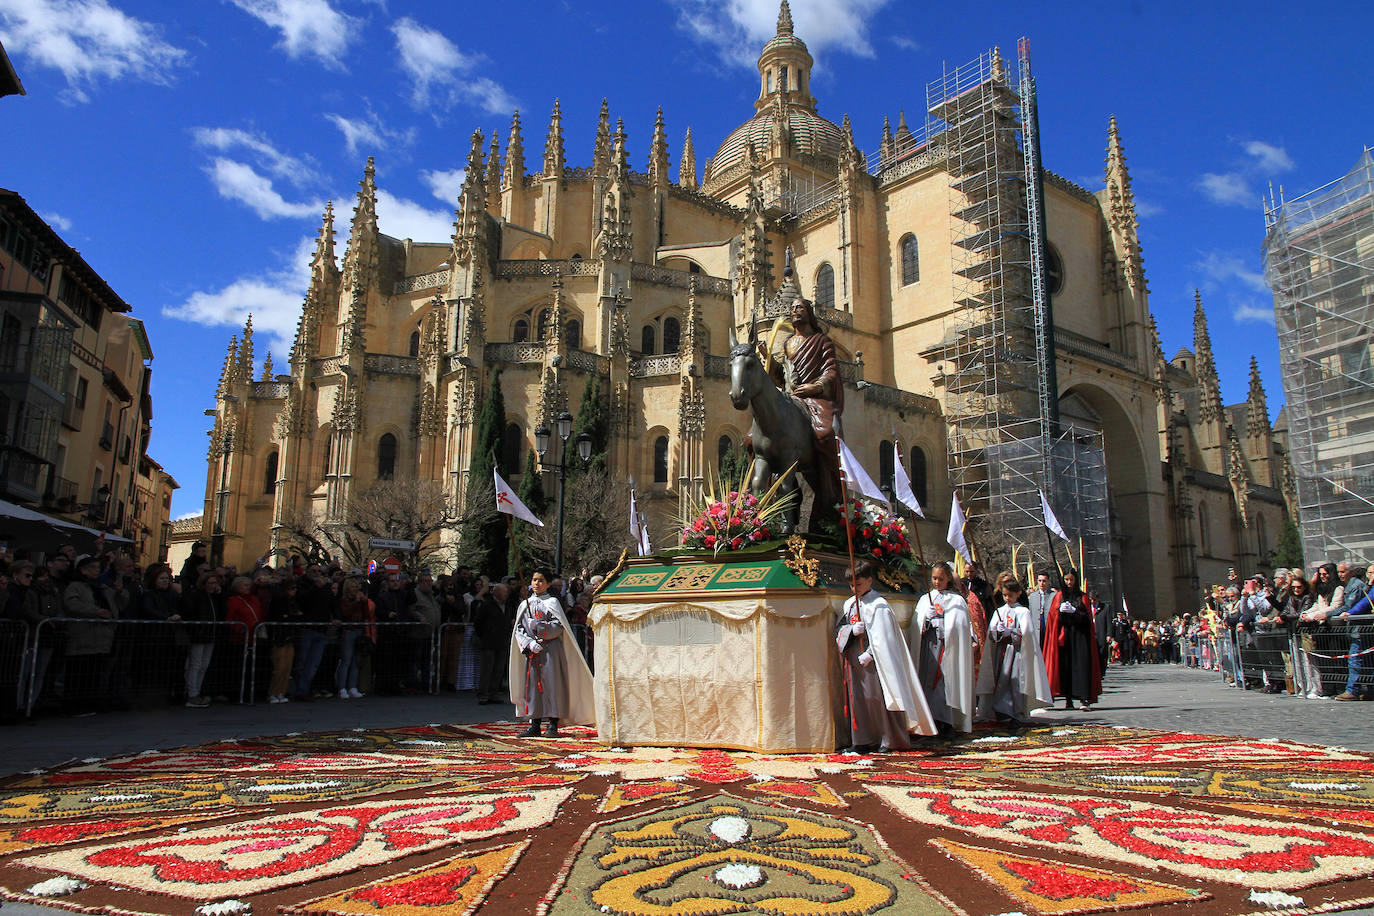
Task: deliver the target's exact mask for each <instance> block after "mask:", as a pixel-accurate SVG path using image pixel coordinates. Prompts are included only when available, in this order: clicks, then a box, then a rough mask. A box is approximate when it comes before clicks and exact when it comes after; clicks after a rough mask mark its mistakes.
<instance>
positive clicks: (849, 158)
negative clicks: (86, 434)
mask: <svg viewBox="0 0 1374 916" xmlns="http://www.w3.org/2000/svg"><path fill="white" fill-rule="evenodd" d="M994 53H995V52H994ZM995 64H997V66H994V68H993V71H992V74H991V77H990V78H991V79H1006V77H1005V75H1004V73H1002V71H1001V69H1000V62H997V61H995ZM811 67H812V58H811V55H810V54H809V53H808V51H807V48H806V45H805V44H804V43H803V42H802V40H801V39H800V38H798V37H797V36H796V35H795V34H794V33H793V29H792V21H791V16H790V14H789V12H788V10H787V4H786V2H784V3H783V4H782V11H781V14H780V16H779V21H778V29H777V34H776V36H775V37H774V38H773V39H771V40H770V41H769V42H768V43H767V44H766V45H765V46H764V48H763V50H762V53H761V54H760V57H759V96H758V100H757V102H756V103H755V111H754V112H753V113H752V115H751V116H750V117H749V118H748V120H746V121H745V122H744V123H743V124H741V126H740V127H738V128H737V129H736V130H734V131H733V132H732V133H731V134H730V135H729V136H727V137H726V138H725V139H724V140H723V141H722V142H721V143H720V144H719V146H718V147H717V149H716V152H715V154H714V155H713V156H711V157H710V158H708V159H706V160H705V161H704V163H703V166H704V167H703V168H702V169H701V170H700V173H699V170H698V166H697V158H696V151H695V149H694V145H693V137H692V134H691V131H690V130H688V131H687V132H686V142H685V144H684V145H683V146H682V148H681V154H680V155H679V156H678V157H677V159H678V161H677V165H676V169H674V168H673V167H672V165H671V163H670V154H669V142H668V132H667V128H666V126H665V120H664V117H663V113H662V111H660V112H659V114H658V117H657V118H656V119H655V121H654V124H653V127H652V132H651V134H650V136H649V140H648V143H647V151H648V169H647V170H646V171H643V172H640V171H637V170H632V169H631V167H630V159H631V142H630V140H629V135H628V133H627V130H626V128H625V126H624V125H623V123H620V122H613V121H612V119H611V117H610V114H609V112H608V111H607V108H606V105H605V104H604V103H603V105H602V109H601V114H600V118H599V120H598V122H597V123H596V125H595V146H594V156H593V160H592V162H591V163H590V164H589V165H580V166H574V165H571V164H569V163H567V162H566V161H565V159H564V140H563V137H564V130H565V125H564V123H563V118H562V114H561V111H560V108H559V105H558V103H557V102H555V103H554V106H553V113H552V116H551V118H550V119H549V122H548V125H547V129H546V130H545V131H544V142H543V148H542V153H540V152H535V151H534V150H531V151H530V153H529V154H527V151H526V146H525V143H526V137H525V126H524V124H522V122H521V119H520V116H519V114H516V115H515V116H514V117H513V118H512V121H511V125H510V130H509V133H508V134H507V135H506V136H505V137H504V138H498V137H491V138H489V140H488V139H487V138H484V137H483V136H482V135H481V134H480V133H474V134H473V135H472V139H471V150H470V152H469V153H468V157H467V163H466V166H467V171H466V178H465V180H464V183H463V187H462V191H461V193H460V195H459V199H458V201H457V211H456V219H455V222H454V227H453V236H452V238H451V239H439V240H424V241H419V240H411V239H404V240H400V239H394V238H390V237H388V236H385V235H382V234H381V233H380V232H379V231H378V228H377V213H376V205H377V202H376V188H377V175H376V171H375V167H374V163H373V161H372V160H371V159H369V160H368V163H367V167H366V170H365V172H364V176H363V180H362V182H361V186H360V188H359V191H358V194H357V200H356V203H355V205H354V208H353V213H352V217H351V220H350V221H349V223H348V226H347V242H346V246H345V248H344V252H343V257H342V260H341V261H340V260H339V258H338V255H337V251H336V247H335V216H334V212H333V210H332V207H331V208H330V209H327V210H326V212H325V214H324V219H323V224H322V226H321V228H320V232H319V237H318V242H317V244H316V247H315V252H314V258H313V260H312V263H311V275H310V283H309V288H308V291H307V293H306V295H305V300H304V304H303V307H302V310H301V316H300V321H299V325H298V329H297V333H296V337H295V341H294V343H293V345H292V348H291V353H290V358H289V366H288V367H283V368H286V369H287V371H284V372H282V373H280V374H277V373H276V369H275V367H274V366H273V365H272V364H271V358H270V356H269V357H268V360H267V361H266V365H264V367H263V369H262V372H261V374H260V376H259V377H258V378H255V377H254V376H255V375H257V373H255V371H254V369H255V365H256V364H255V354H254V349H253V338H252V329H251V322H250V325H249V326H248V327H245V329H244V331H243V334H242V337H241V338H239V337H236V338H235V340H234V341H233V342H231V343H230V345H229V350H228V354H227V356H226V359H225V364H224V369H223V372H222V375H221V378H220V382H219V387H218V391H217V392H216V401H215V410H214V428H213V429H212V430H211V432H210V448H209V467H208V472H207V481H206V502H205V514H204V517H203V534H204V536H205V537H207V538H209V537H210V536H211V535H212V534H215V533H218V534H219V536H220V538H221V542H222V544H223V549H224V555H225V558H226V560H227V561H229V562H235V563H238V564H239V565H240V566H243V565H244V564H246V563H251V562H252V559H253V558H254V557H257V556H259V555H261V554H262V553H264V552H265V551H266V550H268V549H269V548H272V547H274V546H276V544H275V541H276V538H277V537H278V532H277V529H276V526H278V525H279V524H280V522H281V520H282V519H283V518H284V517H285V516H286V514H288V513H291V512H299V511H309V512H311V513H313V514H314V515H316V516H318V517H320V518H324V519H331V518H337V517H339V516H340V513H341V512H342V511H343V507H344V506H345V504H346V503H347V500H348V499H349V496H350V493H353V492H357V491H360V490H361V489H364V488H366V487H368V486H369V485H370V484H371V483H372V482H373V481H374V480H376V479H377V478H378V477H379V476H386V475H391V474H394V475H397V476H418V477H423V478H431V479H435V480H442V481H445V482H446V483H447V484H449V485H450V486H452V487H453V488H454V491H455V492H456V493H459V494H461V493H462V492H463V491H464V489H465V485H466V472H467V468H468V466H469V462H470V458H471V446H472V438H473V434H474V425H475V421H476V418H477V415H478V413H479V410H480V399H481V398H482V396H483V393H484V391H485V389H486V387H487V384H488V379H489V376H490V374H491V373H492V372H493V371H495V370H498V369H499V370H501V372H502V376H501V378H502V389H503V394H504V398H505V403H506V411H507V419H508V423H509V427H508V429H507V435H506V441H505V447H504V449H503V452H504V457H503V462H502V463H503V470H504V471H505V472H506V473H507V476H508V477H512V476H514V475H516V474H518V472H519V470H520V466H519V462H520V461H521V460H522V459H523V456H524V455H525V453H526V450H527V449H529V448H532V447H533V441H534V440H533V431H534V429H535V427H537V426H539V425H540V424H541V423H544V424H547V425H549V426H552V425H553V424H552V420H553V418H554V417H555V416H557V415H558V414H559V413H560V412H561V411H563V410H565V409H574V410H575V409H576V406H577V403H578V399H579V398H580V396H581V393H582V390H583V388H584V386H585V385H586V383H587V379H588V377H589V376H591V375H593V374H595V375H599V376H601V378H602V379H603V380H604V382H605V386H606V388H607V389H608V390H609V391H610V397H611V409H612V414H613V421H612V426H613V437H612V440H613V441H612V448H611V455H610V461H611V465H612V467H613V469H615V470H618V471H622V472H626V473H628V474H632V475H633V476H634V478H635V480H636V481H637V482H638V484H639V490H640V496H641V502H642V503H644V504H645V506H646V508H647V510H648V514H649V520H650V525H651V530H652V532H653V536H654V540H655V543H662V542H665V541H667V540H669V539H671V537H672V531H671V529H672V524H671V522H672V519H673V518H675V517H676V514H677V511H678V508H679V504H680V501H681V500H682V499H683V498H684V497H685V495H686V494H688V493H689V492H691V491H692V489H693V488H695V487H697V486H699V485H700V483H701V481H702V479H703V477H704V476H705V475H707V474H708V473H711V472H712V470H713V468H714V466H715V464H716V461H717V458H718V455H719V454H720V453H721V451H722V450H723V449H724V448H727V447H731V446H734V445H736V444H738V443H740V441H741V440H742V438H743V436H744V434H745V433H746V432H747V431H748V423H747V416H746V415H745V414H744V413H741V412H740V411H737V410H735V409H734V407H733V406H732V405H731V404H730V401H729V398H728V396H727V390H728V387H729V379H728V377H727V359H726V354H727V353H728V350H729V346H728V343H727V340H728V337H729V328H730V327H731V325H733V326H734V327H735V328H736V330H737V332H738V333H739V334H740V336H741V337H744V336H745V335H747V334H748V333H749V331H750V329H751V327H752V328H755V329H759V328H762V329H764V330H765V331H766V329H767V328H769V327H771V325H772V322H773V316H775V315H776V314H778V312H779V309H780V308H782V307H783V305H784V304H785V303H786V301H788V300H790V297H791V296H792V295H794V294H795V292H794V290H795V289H796V288H800V290H801V291H802V292H804V293H805V294H806V295H807V296H808V297H810V298H812V299H814V300H815V302H816V304H817V312H818V315H819V317H820V318H821V319H822V321H823V323H824V325H825V328H826V330H827V332H828V333H829V334H830V335H831V336H832V337H833V338H834V340H835V342H836V345H837V351H838V353H839V356H840V358H841V360H842V363H843V364H842V375H843V377H844V382H845V387H846V393H845V408H844V426H845V432H846V438H847V440H848V442H849V444H850V446H851V448H852V449H853V450H854V451H855V453H856V454H857V456H858V458H859V460H860V461H861V462H862V463H863V464H864V465H865V466H867V467H868V468H869V469H870V472H873V473H875V474H876V475H880V476H883V477H888V476H890V474H891V468H892V463H893V461H894V453H895V452H896V450H897V449H899V450H900V458H901V461H902V463H903V464H904V466H905V467H906V468H907V469H908V471H909V472H910V473H911V476H912V477H913V480H914V481H915V485H916V489H917V490H918V494H917V495H918V496H920V497H922V498H923V500H924V502H925V505H926V517H927V519H928V520H927V521H926V522H922V523H919V524H920V534H921V538H922V540H923V542H924V543H925V545H926V546H927V548H928V549H929V548H930V547H932V546H933V545H940V544H943V541H944V531H945V527H946V524H947V516H948V512H949V506H950V486H949V483H948V473H947V468H948V463H947V462H948V459H947V432H948V424H947V420H946V416H945V403H946V396H945V383H946V378H945V373H944V370H945V367H944V366H943V365H942V362H943V357H942V355H941V354H942V353H943V352H945V348H946V347H947V335H948V333H949V324H950V318H951V315H952V313H953V311H954V310H955V309H956V308H957V305H956V303H955V302H954V295H953V292H952V291H953V286H954V284H953V271H954V268H953V267H952V264H953V260H952V252H951V238H952V233H951V220H952V219H953V217H952V216H951V213H952V207H951V195H950V187H951V182H950V176H949V174H948V173H947V169H946V167H945V162H946V160H945V156H944V154H943V151H942V150H941V149H940V148H939V147H938V145H936V144H934V143H922V142H919V141H918V139H917V138H916V137H914V136H913V134H912V132H911V131H910V130H908V129H907V127H906V124H905V120H904V119H899V123H898V127H897V129H896V131H893V130H892V129H891V128H890V127H889V126H888V125H887V124H884V128H883V137H882V142H881V148H880V153H879V155H878V156H877V157H876V160H874V161H872V162H870V161H869V160H866V159H865V157H864V155H863V154H861V153H860V151H859V149H858V147H857V145H856V143H855V140H854V135H853V132H852V129H851V126H850V124H849V119H848V118H847V117H845V118H844V119H843V120H842V122H841V123H839V124H837V123H835V122H834V121H831V120H828V119H827V118H825V117H823V116H822V115H821V114H820V113H819V111H818V105H817V101H816V99H815V98H814V97H813V96H812V94H811ZM589 127H590V125H589ZM503 140H504V143H503V142H502V141H503ZM674 172H675V173H676V174H674ZM1045 197H1046V203H1045V206H1046V213H1047V223H1048V236H1049V242H1050V260H1051V268H1052V275H1051V281H1052V286H1053V293H1054V298H1053V301H1054V314H1055V324H1056V341H1057V345H1056V349H1057V359H1058V373H1059V387H1060V396H1061V408H1062V412H1063V414H1064V416H1065V417H1066V418H1069V419H1071V420H1072V421H1073V422H1075V423H1081V424H1087V425H1091V426H1093V427H1095V428H1097V429H1099V430H1101V432H1102V434H1103V440H1104V442H1105V448H1106V459H1107V466H1108V472H1109V478H1110V490H1111V494H1110V498H1111V506H1112V512H1113V526H1112V530H1113V534H1112V540H1113V544H1112V558H1113V569H1114V572H1115V573H1116V579H1117V582H1118V590H1117V591H1116V592H1115V593H1114V594H1120V593H1121V592H1122V591H1124V593H1125V594H1126V595H1127V596H1128V598H1129V601H1130V605H1131V608H1132V611H1133V612H1134V613H1136V614H1139V615H1147V616H1148V615H1161V616H1162V615H1166V614H1172V613H1175V612H1177V611H1182V610H1194V609H1196V606H1197V600H1196V595H1197V590H1198V588H1199V586H1200V585H1201V584H1205V583H1207V582H1209V581H1218V580H1219V579H1220V578H1221V577H1223V576H1224V574H1225V570H1226V567H1228V566H1236V567H1239V568H1243V569H1255V568H1259V567H1260V566H1261V565H1262V564H1263V563H1264V562H1265V560H1266V555H1267V553H1268V552H1269V551H1271V550H1272V548H1273V546H1274V543H1275V540H1276V538H1277V536H1278V532H1279V528H1280V525H1281V524H1282V521H1283V519H1284V517H1285V513H1286V511H1287V510H1286V506H1285V501H1286V500H1288V499H1291V497H1290V496H1289V495H1288V494H1289V493H1290V490H1291V487H1290V485H1289V483H1288V479H1289V478H1288V476H1287V475H1286V471H1285V468H1286V466H1287V465H1286V459H1285V457H1284V455H1283V454H1282V449H1281V448H1280V446H1279V445H1277V444H1276V443H1275V439H1274V434H1273V431H1272V430H1271V428H1270V424H1269V422H1268V416H1267V412H1266V407H1265V404H1264V391H1263V388H1262V387H1261V385H1260V383H1259V379H1258V376H1257V375H1255V374H1252V379H1251V389H1250V397H1249V400H1248V402H1247V403H1245V404H1241V405H1235V406H1229V407H1228V406H1225V405H1223V404H1222V403H1221V398H1220V393H1219V392H1220V389H1219V383H1218V379H1217V375H1216V368H1215V365H1214V363H1213V360H1212V352H1211V344H1210V341H1209V338H1208V331H1207V326H1206V319H1205V314H1204V312H1203V310H1202V305H1201V302H1200V301H1199V302H1198V303H1197V307H1196V314H1197V319H1196V326H1195V334H1194V337H1195V342H1194V343H1195V345H1194V348H1193V349H1192V350H1183V351H1181V352H1180V353H1179V354H1178V355H1177V356H1175V357H1174V358H1173V359H1172V360H1166V359H1165V358H1164V355H1163V353H1162V352H1161V350H1160V344H1159V338H1158V335H1157V333H1156V331H1155V327H1154V321H1153V318H1152V316H1151V314H1150V310H1149V304H1148V291H1147V289H1146V282H1145V274H1144V265H1143V261H1142V257H1141V251H1140V245H1139V241H1138V239H1137V236H1136V225H1137V223H1136V215H1135V209H1134V202H1133V198H1132V194H1131V183H1130V176H1129V173H1128V171H1127V167H1126V157H1125V155H1124V153H1123V151H1122V144H1121V138H1120V136H1119V134H1118V131H1117V127H1116V123H1115V121H1114V120H1113V121H1112V122H1111V124H1110V126H1109V129H1108V136H1107V158H1106V171H1105V181H1104V187H1103V188H1102V189H1100V190H1098V191H1096V192H1090V191H1088V190H1085V189H1084V188H1081V187H1079V186H1077V185H1075V184H1073V183H1071V182H1069V181H1067V180H1065V179H1063V178H1060V177H1058V176H1056V175H1053V174H1052V173H1047V175H1046V188H1045ZM788 249H790V250H791V253H792V257H793V258H794V260H793V267H794V277H793V278H789V279H784V276H783V266H784V260H785V256H786V255H785V252H786V251H787V250H788ZM784 286H786V287H787V288H782V287H784ZM894 437H895V438H894ZM512 456H514V463H512Z"/></svg>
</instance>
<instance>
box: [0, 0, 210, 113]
mask: <svg viewBox="0 0 1374 916" xmlns="http://www.w3.org/2000/svg"><path fill="white" fill-rule="evenodd" d="M161 31H162V30H161V28H160V27H159V26H156V25H153V24H152V23H148V22H144V21H143V20H141V19H135V18H134V17H132V16H129V15H127V14H125V13H123V12H121V11H120V10H117V9H115V8H114V7H112V6H110V4H109V3H108V2H107V0H0V41H3V42H4V44H5V46H6V47H7V48H8V49H9V52H10V53H11V54H18V55H22V56H23V57H24V58H25V59H26V60H27V61H29V62H30V63H32V64H35V65H37V66H41V67H51V68H53V69H54V70H58V71H60V72H61V73H62V75H63V77H65V78H66V80H67V92H66V96H67V98H68V99H69V100H70V101H75V102H85V101H88V100H89V99H90V96H89V94H88V91H89V90H90V89H92V88H93V87H94V86H95V84H96V83H98V82H100V81H102V80H111V81H113V80H119V79H139V80H145V81H147V82H150V83H157V84H161V85H167V84H169V83H170V82H171V75H172V73H173V72H174V71H175V70H176V69H177V68H178V67H180V66H182V65H184V64H185V63H186V62H187V60H188V57H187V54H186V52H185V51H183V50H182V49H181V48H178V47H175V46H173V45H171V44H169V43H167V42H166V41H163V39H162V37H161Z"/></svg>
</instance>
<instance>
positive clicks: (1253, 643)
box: [1235, 624, 1293, 690]
mask: <svg viewBox="0 0 1374 916" xmlns="http://www.w3.org/2000/svg"><path fill="white" fill-rule="evenodd" d="M1235 639H1236V656H1237V659H1238V662H1239V668H1240V675H1241V676H1240V678H1238V681H1239V683H1238V684H1237V686H1242V687H1244V688H1245V689H1246V690H1262V689H1266V688H1271V689H1272V688H1283V687H1284V686H1285V683H1286V682H1287V681H1289V680H1291V679H1292V677H1293V638H1292V636H1291V635H1290V634H1289V632H1288V627H1286V626H1284V625H1283V624H1276V625H1275V626H1272V627H1259V628H1257V629H1256V630H1255V631H1253V632H1250V631H1245V632H1240V633H1237V634H1236V637H1235Z"/></svg>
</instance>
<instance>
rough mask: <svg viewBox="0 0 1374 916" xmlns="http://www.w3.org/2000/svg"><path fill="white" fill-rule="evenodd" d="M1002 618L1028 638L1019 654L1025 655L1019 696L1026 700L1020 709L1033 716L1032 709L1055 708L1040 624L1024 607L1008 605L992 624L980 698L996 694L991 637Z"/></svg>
mask: <svg viewBox="0 0 1374 916" xmlns="http://www.w3.org/2000/svg"><path fill="white" fill-rule="evenodd" d="M999 616H1007V617H1008V619H1009V622H1010V624H1011V625H1012V626H1014V627H1016V628H1017V629H1019V630H1020V631H1021V632H1022V633H1023V634H1025V635H1024V636H1023V637H1022V639H1021V648H1020V649H1018V650H1017V651H1019V652H1020V653H1021V683H1019V684H1017V685H1016V692H1017V693H1018V694H1020V695H1021V698H1022V699H1021V701H1020V702H1018V703H1017V704H1016V706H1017V708H1019V709H1025V710H1026V711H1027V712H1029V711H1030V710H1032V709H1042V708H1046V707H1049V706H1053V705H1054V698H1053V696H1051V694H1050V678H1049V675H1048V674H1047V673H1046V672H1045V659H1044V658H1043V657H1042V656H1041V654H1040V640H1039V638H1038V633H1037V631H1036V620H1035V618H1034V617H1032V616H1031V612H1030V608H1028V607H1026V606H1025V605H1023V604H1016V605H1011V606H1007V605H1005V604H1004V605H1002V606H1001V607H999V608H998V609H997V611H996V612H995V613H994V614H993V617H992V619H990V620H988V633H989V638H988V641H987V645H986V646H984V647H983V664H982V665H980V666H979V668H978V690H977V693H978V696H980V697H982V696H990V695H991V694H992V693H993V689H994V688H993V675H994V674H995V673H996V672H994V671H993V670H992V669H993V664H992V651H993V649H992V646H993V641H992V638H991V635H990V634H991V633H992V629H993V625H994V622H995V620H996V619H997V617H999Z"/></svg>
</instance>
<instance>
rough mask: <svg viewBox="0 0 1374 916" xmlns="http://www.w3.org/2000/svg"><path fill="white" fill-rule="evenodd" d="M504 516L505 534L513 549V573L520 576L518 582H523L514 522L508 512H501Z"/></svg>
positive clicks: (523, 576) (523, 573)
mask: <svg viewBox="0 0 1374 916" xmlns="http://www.w3.org/2000/svg"><path fill="white" fill-rule="evenodd" d="M501 514H502V515H504V516H505V517H506V536H507V537H509V538H510V546H511V549H512V550H514V551H515V574H516V575H517V576H519V577H520V584H521V585H524V584H525V570H524V569H523V568H522V564H521V563H520V542H519V541H518V540H517V539H516V537H515V522H514V521H513V520H512V519H511V516H510V513H509V512H502V513H501Z"/></svg>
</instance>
